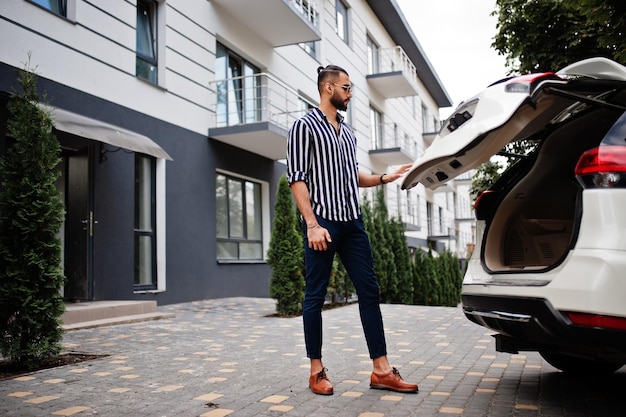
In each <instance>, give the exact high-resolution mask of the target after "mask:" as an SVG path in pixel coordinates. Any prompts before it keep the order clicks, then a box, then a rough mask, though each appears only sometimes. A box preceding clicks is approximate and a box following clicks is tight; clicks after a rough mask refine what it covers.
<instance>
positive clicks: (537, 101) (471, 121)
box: [402, 58, 626, 190]
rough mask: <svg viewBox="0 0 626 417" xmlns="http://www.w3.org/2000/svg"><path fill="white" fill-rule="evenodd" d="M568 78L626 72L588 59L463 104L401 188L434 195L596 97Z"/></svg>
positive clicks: (507, 83)
mask: <svg viewBox="0 0 626 417" xmlns="http://www.w3.org/2000/svg"><path fill="white" fill-rule="evenodd" d="M572 77H575V78H580V77H584V78H587V79H612V80H623V81H626V68H625V67H623V66H622V65H620V64H617V63H616V62H613V61H610V60H608V59H605V58H591V59H588V60H584V61H580V62H578V63H575V64H572V65H570V66H568V67H566V68H564V69H563V70H561V71H559V72H558V73H556V74H555V73H541V74H529V75H525V76H520V77H514V78H509V79H505V80H502V81H499V82H497V83H495V84H492V85H491V86H489V87H488V88H487V89H486V90H484V91H483V92H482V93H480V94H478V95H477V96H475V97H473V98H472V99H470V100H468V101H466V102H464V103H461V105H460V106H459V107H458V108H457V109H456V110H455V111H454V112H453V114H452V115H451V116H450V117H449V118H448V119H447V120H446V121H445V122H444V124H443V126H442V128H441V130H440V132H439V134H438V135H437V137H436V138H435V139H434V141H433V143H432V145H431V146H430V147H428V149H426V151H425V152H424V153H423V154H422V156H421V157H420V158H419V159H418V160H417V161H415V163H414V164H413V167H412V168H411V170H410V171H409V172H408V173H407V174H406V176H405V178H404V180H403V182H402V188H403V189H410V188H413V187H415V186H416V185H417V184H420V183H421V184H423V185H424V187H426V188H429V189H433V190H434V189H436V188H438V187H440V186H441V185H443V184H445V183H446V182H448V181H450V180H452V179H454V178H455V177H456V176H458V175H460V174H462V173H464V172H467V171H469V170H471V169H474V168H477V167H478V166H480V165H481V164H483V163H484V162H486V161H487V160H489V158H491V156H493V155H495V154H496V153H498V152H499V151H500V150H501V149H502V148H503V147H504V146H505V145H506V144H507V143H509V142H514V141H518V140H522V139H525V138H529V137H531V136H532V135H533V134H534V133H536V132H538V131H539V130H541V129H544V128H545V127H546V126H547V125H548V124H549V123H551V122H552V121H553V120H555V119H557V118H558V116H559V115H560V114H561V113H563V112H564V111H566V110H567V108H568V107H569V106H572V104H573V103H576V102H577V101H579V100H585V99H588V98H589V97H592V96H594V94H595V93H597V92H594V91H591V90H593V88H592V85H591V84H590V83H589V82H586V83H578V84H577V83H576V82H570V80H571V79H572ZM577 89H580V91H576V90H577ZM572 90H574V91H572Z"/></svg>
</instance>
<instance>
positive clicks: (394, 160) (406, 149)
mask: <svg viewBox="0 0 626 417" xmlns="http://www.w3.org/2000/svg"><path fill="white" fill-rule="evenodd" d="M374 136H377V137H375V138H374V137H373V138H372V142H373V143H372V148H371V149H370V151H369V155H370V157H371V158H372V159H373V160H374V161H376V162H378V163H381V164H384V165H387V166H391V165H401V164H408V163H410V162H413V161H415V159H417V157H418V156H419V155H421V153H422V152H423V151H424V150H423V149H422V147H421V146H420V145H419V144H418V143H417V140H416V139H415V138H414V137H413V136H411V135H409V134H408V133H406V132H405V131H403V130H402V129H401V128H400V127H398V125H396V124H395V123H385V124H384V125H382V126H381V128H379V129H377V132H376V133H375V134H374Z"/></svg>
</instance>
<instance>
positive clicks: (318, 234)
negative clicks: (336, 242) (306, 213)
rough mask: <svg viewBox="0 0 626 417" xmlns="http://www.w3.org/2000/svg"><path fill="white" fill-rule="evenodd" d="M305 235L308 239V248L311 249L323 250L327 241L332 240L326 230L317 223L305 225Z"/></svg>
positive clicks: (325, 248) (326, 245)
mask: <svg viewBox="0 0 626 417" xmlns="http://www.w3.org/2000/svg"><path fill="white" fill-rule="evenodd" d="M306 236H307V239H308V240H309V248H311V249H313V250H322V251H325V250H327V249H328V243H330V242H332V239H331V237H330V233H328V230H326V229H324V228H323V227H322V226H320V225H319V224H318V225H316V226H314V227H307V229H306Z"/></svg>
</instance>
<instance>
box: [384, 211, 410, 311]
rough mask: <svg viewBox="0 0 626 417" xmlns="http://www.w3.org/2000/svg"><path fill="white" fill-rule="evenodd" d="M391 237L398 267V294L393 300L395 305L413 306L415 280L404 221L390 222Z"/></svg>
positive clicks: (394, 220)
mask: <svg viewBox="0 0 626 417" xmlns="http://www.w3.org/2000/svg"><path fill="white" fill-rule="evenodd" d="M389 230H390V235H391V245H390V246H391V251H392V253H393V255H394V264H395V267H396V283H397V286H396V292H395V294H394V296H393V298H392V300H391V302H393V303H401V304H411V303H412V302H413V278H412V273H411V257H410V255H409V246H408V245H407V242H406V236H405V235H404V224H403V223H402V220H399V219H395V218H393V219H391V220H390V221H389Z"/></svg>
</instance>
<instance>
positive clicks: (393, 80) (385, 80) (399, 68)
mask: <svg viewBox="0 0 626 417" xmlns="http://www.w3.org/2000/svg"><path fill="white" fill-rule="evenodd" d="M378 58H379V59H378V63H377V64H378V65H375V66H374V68H372V69H370V70H371V72H370V74H368V75H367V81H368V83H369V84H370V85H371V86H372V87H373V88H375V89H376V90H377V91H378V92H379V93H380V94H381V95H382V96H383V97H385V98H396V97H406V96H414V95H417V93H418V85H419V79H418V77H417V70H416V69H415V65H413V63H412V62H411V60H410V59H409V57H408V56H407V54H406V53H405V52H404V50H403V49H402V47H401V46H396V47H394V48H389V49H380V50H379V51H378Z"/></svg>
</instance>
